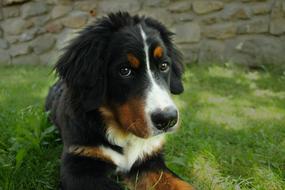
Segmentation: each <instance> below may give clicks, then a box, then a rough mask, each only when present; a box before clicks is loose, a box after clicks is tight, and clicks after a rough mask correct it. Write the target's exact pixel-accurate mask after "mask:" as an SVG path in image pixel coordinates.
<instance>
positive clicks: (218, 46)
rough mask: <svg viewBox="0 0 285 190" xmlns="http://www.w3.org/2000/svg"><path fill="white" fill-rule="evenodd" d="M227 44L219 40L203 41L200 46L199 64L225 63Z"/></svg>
mask: <svg viewBox="0 0 285 190" xmlns="http://www.w3.org/2000/svg"><path fill="white" fill-rule="evenodd" d="M224 51H225V43H224V42H221V41H218V40H203V41H202V42H201V44H200V50H199V63H221V62H224V59H225V58H224Z"/></svg>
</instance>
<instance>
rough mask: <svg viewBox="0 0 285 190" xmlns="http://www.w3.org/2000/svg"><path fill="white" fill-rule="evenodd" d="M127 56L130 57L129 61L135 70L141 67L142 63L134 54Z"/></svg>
mask: <svg viewBox="0 0 285 190" xmlns="http://www.w3.org/2000/svg"><path fill="white" fill-rule="evenodd" d="M127 56H128V61H129V62H130V64H131V66H132V67H133V68H138V67H139V66H140V61H139V59H138V58H137V57H136V56H134V54H132V53H128V55H127Z"/></svg>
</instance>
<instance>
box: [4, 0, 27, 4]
mask: <svg viewBox="0 0 285 190" xmlns="http://www.w3.org/2000/svg"><path fill="white" fill-rule="evenodd" d="M28 1H30V0H2V4H3V5H13V4H16V3H25V2H28Z"/></svg>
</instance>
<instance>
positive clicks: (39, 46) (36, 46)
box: [31, 34, 55, 54]
mask: <svg viewBox="0 0 285 190" xmlns="http://www.w3.org/2000/svg"><path fill="white" fill-rule="evenodd" d="M54 44H55V38H54V37H53V36H52V35H51V34H46V35H43V36H40V37H38V38H36V39H35V40H34V41H33V42H32V43H31V46H32V48H33V50H34V52H35V53H36V54H42V53H44V52H47V51H49V50H50V49H51V48H52V47H53V46H54Z"/></svg>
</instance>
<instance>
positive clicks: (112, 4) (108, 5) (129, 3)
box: [97, 0, 141, 13]
mask: <svg viewBox="0 0 285 190" xmlns="http://www.w3.org/2000/svg"><path fill="white" fill-rule="evenodd" d="M140 9H141V2H140V1H139V0H120V1H117V0H104V1H100V2H99V4H98V9H97V10H98V11H100V12H102V13H110V12H117V11H129V12H133V13H137V11H139V10H140Z"/></svg>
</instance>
